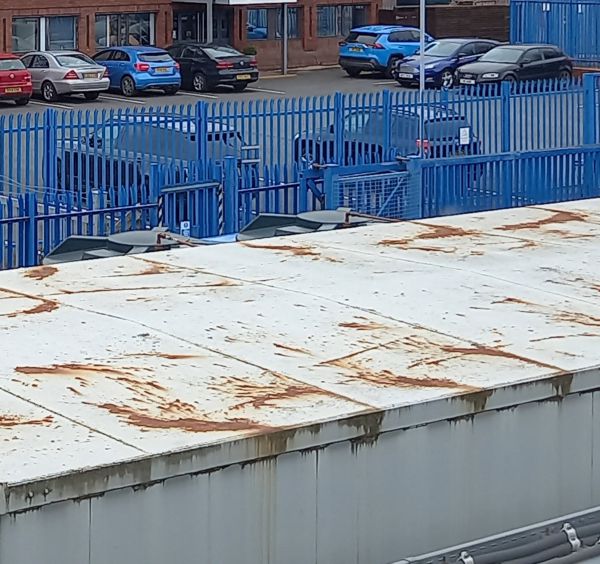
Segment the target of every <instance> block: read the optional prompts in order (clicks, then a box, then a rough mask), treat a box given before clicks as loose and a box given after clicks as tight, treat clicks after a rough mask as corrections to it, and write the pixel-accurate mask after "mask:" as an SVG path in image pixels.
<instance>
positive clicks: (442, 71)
mask: <svg viewBox="0 0 600 564" xmlns="http://www.w3.org/2000/svg"><path fill="white" fill-rule="evenodd" d="M497 45H498V42H497V41H492V40H491V39H439V40H437V41H434V42H433V43H430V44H429V45H427V46H426V47H425V57H424V60H425V85H426V86H433V87H436V88H452V87H453V86H454V82H455V77H456V69H457V68H459V67H461V66H462V65H466V64H468V63H473V62H475V61H476V60H477V59H479V57H481V55H483V54H484V53H487V52H488V51H489V50H490V49H492V48H494V47H496V46H497ZM419 64H420V57H419V56H418V55H415V56H413V57H410V58H408V59H404V60H402V61H400V62H398V64H397V65H396V67H395V70H394V73H393V75H394V78H395V79H396V80H397V81H398V82H399V83H400V84H401V85H402V86H418V84H419V68H420V67H419Z"/></svg>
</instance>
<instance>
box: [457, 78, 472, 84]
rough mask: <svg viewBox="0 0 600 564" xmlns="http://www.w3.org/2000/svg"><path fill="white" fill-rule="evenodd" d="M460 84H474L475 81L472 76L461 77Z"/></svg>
mask: <svg viewBox="0 0 600 564" xmlns="http://www.w3.org/2000/svg"><path fill="white" fill-rule="evenodd" d="M460 83H461V84H475V81H474V80H473V79H472V78H461V79H460Z"/></svg>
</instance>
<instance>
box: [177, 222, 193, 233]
mask: <svg viewBox="0 0 600 564" xmlns="http://www.w3.org/2000/svg"><path fill="white" fill-rule="evenodd" d="M191 229H192V225H191V223H190V222H189V221H182V222H181V225H180V226H179V233H180V235H181V236H182V237H189V236H190V232H191Z"/></svg>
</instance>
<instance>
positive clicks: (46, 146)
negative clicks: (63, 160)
mask: <svg viewBox="0 0 600 564" xmlns="http://www.w3.org/2000/svg"><path fill="white" fill-rule="evenodd" d="M57 116H58V111H57V110H54V109H52V108H49V109H47V110H45V111H44V118H43V124H44V143H43V151H44V161H43V163H44V164H43V167H44V168H43V170H44V177H43V181H44V186H45V187H46V188H50V189H52V190H56V189H58V177H57V166H56V165H57V162H56V158H57V145H58V137H57V134H56V130H57V126H58V119H57Z"/></svg>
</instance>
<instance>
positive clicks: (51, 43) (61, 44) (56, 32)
mask: <svg viewBox="0 0 600 564" xmlns="http://www.w3.org/2000/svg"><path fill="white" fill-rule="evenodd" d="M44 48H45V49H47V50H49V51H59V50H63V49H76V48H77V18H73V17H70V16H58V17H54V18H46V45H45V47H44Z"/></svg>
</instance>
